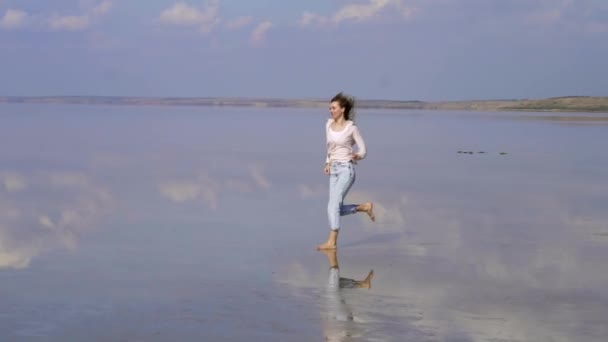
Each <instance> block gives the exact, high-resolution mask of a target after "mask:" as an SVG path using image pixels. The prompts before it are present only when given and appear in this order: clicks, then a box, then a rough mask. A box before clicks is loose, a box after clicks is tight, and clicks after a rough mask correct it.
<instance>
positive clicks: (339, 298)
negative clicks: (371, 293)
mask: <svg viewBox="0 0 608 342" xmlns="http://www.w3.org/2000/svg"><path fill="white" fill-rule="evenodd" d="M321 252H322V253H325V255H326V256H327V261H328V263H329V279H328V282H327V298H326V305H327V314H328V317H327V318H328V319H327V320H326V324H325V328H324V331H325V339H326V340H327V341H342V340H344V339H348V338H350V337H353V336H352V335H353V326H352V323H353V321H354V320H355V318H354V315H353V312H352V310H351V308H350V306H349V305H348V304H346V301H345V300H344V297H343V293H342V289H355V288H363V289H370V288H371V287H372V278H373V277H374V270H371V271H369V273H368V274H367V277H365V279H363V280H355V279H350V278H342V277H340V266H339V265H338V256H337V253H336V250H324V251H321Z"/></svg>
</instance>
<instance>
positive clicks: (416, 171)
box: [0, 105, 608, 342]
mask: <svg viewBox="0 0 608 342" xmlns="http://www.w3.org/2000/svg"><path fill="white" fill-rule="evenodd" d="M485 114H489V115H477V114H471V113H469V112H463V113H454V112H449V113H445V115H444V114H442V113H441V112H432V113H429V112H417V111H404V112H402V113H398V112H395V111H386V112H384V111H361V112H360V113H359V116H358V117H357V119H358V123H359V125H360V129H361V131H362V134H363V135H364V138H365V139H366V142H367V144H368V149H369V156H368V158H366V159H365V160H364V161H362V162H360V164H359V165H357V181H356V183H355V185H354V186H353V189H352V191H351V193H350V194H349V196H348V201H349V202H359V201H367V200H372V201H374V202H375V203H376V218H377V222H376V223H372V222H370V221H369V220H368V219H367V217H366V216H365V215H364V214H360V215H359V216H348V217H345V218H344V228H343V230H342V233H341V235H340V239H339V248H338V251H337V253H336V263H337V266H338V267H339V268H334V269H333V270H331V269H330V268H331V266H332V262H331V259H330V258H328V256H327V255H326V254H324V253H321V252H317V251H315V246H316V244H317V243H319V242H322V240H323V239H324V238H326V234H327V229H328V228H327V218H326V196H327V178H326V176H324V175H323V173H322V163H323V160H324V143H323V139H324V136H323V133H324V132H323V122H324V120H325V118H326V113H325V111H324V110H323V109H319V110H316V109H306V110H305V109H251V108H247V109H242V108H241V109H237V108H222V109H219V108H183V107H181V108H172V107H169V108H166V107H163V108H155V107H146V108H143V107H142V108H121V107H110V106H108V107H104V106H78V105H70V106H61V105H57V106H50V105H1V106H0V116H2V122H3V124H2V125H1V126H0V160H1V162H0V284H2V285H1V286H0V303H2V305H1V306H0V340H6V341H82V340H87V341H176V340H180V341H199V340H222V341H251V340H256V341H257V340H265V341H320V340H323V339H324V338H329V339H330V340H344V341H494V342H495V341H605V340H606V338H607V337H608V290H607V289H606V286H605V285H606V284H607V283H608V266H606V263H605V260H606V259H607V257H608V224H607V223H608V212H607V211H606V210H605V209H606V204H605V203H608V195H607V194H608V182H607V180H608V179H607V178H608V176H606V172H605V170H606V169H608V154H606V153H605V152H604V151H603V147H604V146H607V143H608V134H606V126H605V123H603V122H595V121H593V120H582V122H578V121H576V120H544V119H540V120H537V119H534V120H519V118H520V117H523V118H525V117H526V114H525V113H517V115H516V116H514V117H513V118H512V119H509V118H507V117H506V116H504V115H502V114H501V115H500V117H498V116H497V117H495V118H491V115H494V114H496V115H498V114H497V113H485ZM536 115H538V113H534V114H530V116H531V117H532V116H536ZM552 115H553V114H552ZM570 116H571V115H570ZM574 117H576V116H574ZM235 137H236V138H235ZM458 151H474V153H472V154H464V153H458ZM479 152H484V153H479ZM334 266H336V265H334ZM372 269H373V271H374V277H373V278H372V280H371V288H369V289H367V288H357V287H354V288H353V286H351V285H352V284H353V281H357V280H362V279H364V278H365V276H366V275H368V272H369V271H370V270H372ZM337 272H339V274H338V277H341V278H345V279H350V280H343V281H342V283H343V285H345V287H342V288H341V287H339V286H338V287H336V286H332V284H333V283H332V279H334V280H335V277H336V275H337ZM332 276H333V277H334V278H332ZM349 284H350V285H349Z"/></svg>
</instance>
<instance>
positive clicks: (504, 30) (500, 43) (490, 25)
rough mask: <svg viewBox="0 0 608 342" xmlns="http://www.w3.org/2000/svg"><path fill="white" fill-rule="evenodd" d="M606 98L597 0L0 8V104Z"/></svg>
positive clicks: (122, 1) (140, 0) (199, 0)
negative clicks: (2, 99) (33, 100)
mask: <svg viewBox="0 0 608 342" xmlns="http://www.w3.org/2000/svg"><path fill="white" fill-rule="evenodd" d="M339 91H345V92H347V93H349V94H352V95H354V96H356V97H358V98H365V99H392V100H423V101H441V100H475V99H480V100H484V99H522V98H546V97H554V96H567V95H590V96H608V1H606V0H306V1H285V0H255V1H252V0H183V1H172V0H53V1H41V0H0V96H50V95H52V96H58V95H103V96H164V97H167V96H170V97H197V96H200V97H209V96H212V97H215V96H219V97H270V98H331V97H332V96H333V95H334V94H335V93H337V92H339Z"/></svg>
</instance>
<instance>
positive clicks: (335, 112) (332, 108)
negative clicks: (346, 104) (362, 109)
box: [329, 101, 344, 120]
mask: <svg viewBox="0 0 608 342" xmlns="http://www.w3.org/2000/svg"><path fill="white" fill-rule="evenodd" d="M329 113H330V114H331V118H332V119H334V120H337V119H338V118H339V117H340V116H342V115H344V108H343V107H340V103H339V102H338V101H334V102H332V103H330V104H329Z"/></svg>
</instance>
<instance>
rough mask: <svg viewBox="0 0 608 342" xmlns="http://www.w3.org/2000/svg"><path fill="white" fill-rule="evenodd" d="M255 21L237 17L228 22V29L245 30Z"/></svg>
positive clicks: (250, 18)
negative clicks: (244, 28)
mask: <svg viewBox="0 0 608 342" xmlns="http://www.w3.org/2000/svg"><path fill="white" fill-rule="evenodd" d="M252 21H253V17H249V16H248V17H237V18H234V19H232V20H230V21H228V22H226V25H225V26H226V28H228V29H230V30H237V29H240V28H243V27H245V26H247V25H249V24H251V22H252Z"/></svg>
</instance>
